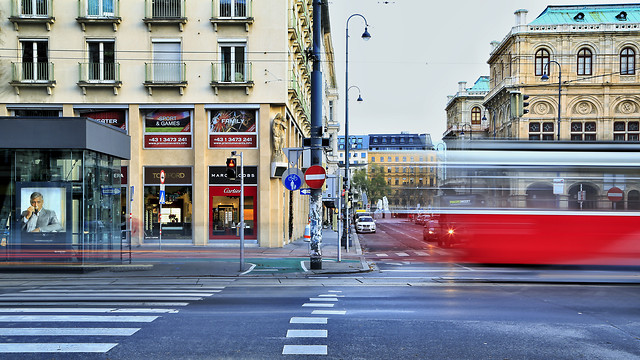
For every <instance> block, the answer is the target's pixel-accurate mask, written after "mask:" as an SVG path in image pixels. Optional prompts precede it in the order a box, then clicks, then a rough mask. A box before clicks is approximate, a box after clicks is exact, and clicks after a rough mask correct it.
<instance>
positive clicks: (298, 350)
mask: <svg viewBox="0 0 640 360" xmlns="http://www.w3.org/2000/svg"><path fill="white" fill-rule="evenodd" d="M282 355H327V345H285V346H284V348H283V349H282Z"/></svg>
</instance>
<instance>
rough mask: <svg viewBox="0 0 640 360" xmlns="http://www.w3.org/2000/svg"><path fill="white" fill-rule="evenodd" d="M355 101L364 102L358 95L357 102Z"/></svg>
mask: <svg viewBox="0 0 640 360" xmlns="http://www.w3.org/2000/svg"><path fill="white" fill-rule="evenodd" d="M356 101H360V102H362V101H364V100H362V96H360V94H358V100H356Z"/></svg>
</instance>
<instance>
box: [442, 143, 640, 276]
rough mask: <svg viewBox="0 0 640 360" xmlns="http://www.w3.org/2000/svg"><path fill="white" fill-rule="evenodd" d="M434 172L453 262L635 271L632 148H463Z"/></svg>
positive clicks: (637, 151) (635, 149) (638, 184)
mask: <svg viewBox="0 0 640 360" xmlns="http://www.w3.org/2000/svg"><path fill="white" fill-rule="evenodd" d="M439 167H440V171H439V179H438V181H439V184H438V196H437V199H436V206H435V208H434V209H433V212H432V213H433V215H432V216H433V217H434V218H437V219H438V223H439V227H440V232H439V234H438V242H439V243H440V244H441V245H442V246H443V247H446V248H450V249H451V252H452V254H453V257H454V259H453V260H454V261H456V262H464V263H486V264H552V265H559V264H562V265H632V266H637V265H640V144H627V143H624V144H623V143H562V142H549V143H539V142H536V143H533V142H481V141H480V142H475V144H474V142H469V143H468V144H466V145H465V149H464V150H447V151H446V152H444V153H443V154H442V156H440V159H439Z"/></svg>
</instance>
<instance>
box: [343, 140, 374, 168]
mask: <svg viewBox="0 0 640 360" xmlns="http://www.w3.org/2000/svg"><path fill="white" fill-rule="evenodd" d="M349 144H350V147H349V158H350V161H349V165H350V166H353V165H358V164H360V165H366V164H367V153H368V151H369V135H349ZM344 147H345V143H344V135H343V136H338V153H339V155H338V157H339V159H340V160H339V161H338V162H339V164H340V166H342V165H344V163H345V161H344Z"/></svg>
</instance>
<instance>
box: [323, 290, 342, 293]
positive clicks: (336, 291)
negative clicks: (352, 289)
mask: <svg viewBox="0 0 640 360" xmlns="http://www.w3.org/2000/svg"><path fill="white" fill-rule="evenodd" d="M327 292H330V293H341V292H342V290H329V291H327Z"/></svg>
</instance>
